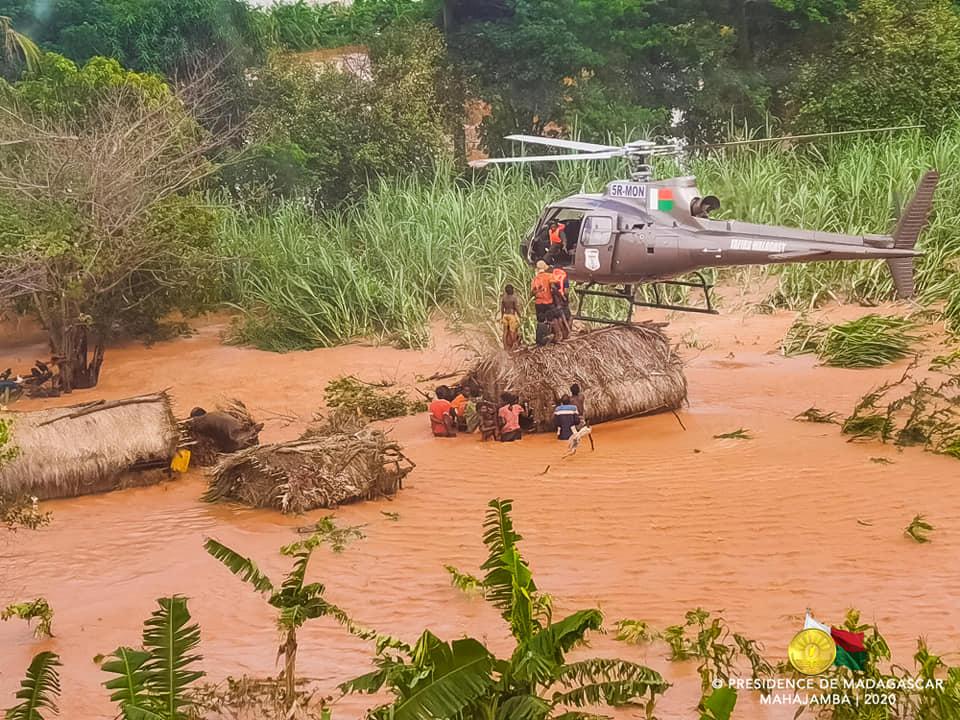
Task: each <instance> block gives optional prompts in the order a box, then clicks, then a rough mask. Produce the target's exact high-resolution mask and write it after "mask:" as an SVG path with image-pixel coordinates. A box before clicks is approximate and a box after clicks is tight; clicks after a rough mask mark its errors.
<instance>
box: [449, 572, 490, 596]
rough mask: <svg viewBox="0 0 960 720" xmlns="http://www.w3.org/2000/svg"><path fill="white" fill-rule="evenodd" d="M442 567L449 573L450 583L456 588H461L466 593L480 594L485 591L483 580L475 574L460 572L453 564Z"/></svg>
mask: <svg viewBox="0 0 960 720" xmlns="http://www.w3.org/2000/svg"><path fill="white" fill-rule="evenodd" d="M443 567H444V569H445V570H446V571H447V572H448V573H450V584H451V585H453V586H454V587H455V588H457V589H458V590H462V591H463V592H465V593H467V594H468V595H473V594H481V593H483V592H484V591H485V588H484V586H483V580H481V579H480V578H478V577H477V576H476V575H471V574H470V573H464V572H460V571H459V570H457V568H455V567H454V566H453V565H444V566H443Z"/></svg>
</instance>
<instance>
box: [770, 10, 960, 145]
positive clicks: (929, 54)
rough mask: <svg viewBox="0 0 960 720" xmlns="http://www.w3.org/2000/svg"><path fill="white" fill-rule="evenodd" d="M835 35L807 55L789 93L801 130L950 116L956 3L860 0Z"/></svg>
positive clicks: (931, 126)
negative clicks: (824, 48) (821, 51)
mask: <svg viewBox="0 0 960 720" xmlns="http://www.w3.org/2000/svg"><path fill="white" fill-rule="evenodd" d="M843 30H844V31H843V32H842V33H839V34H838V37H837V40H836V42H835V43H834V44H833V46H832V47H831V48H829V49H828V51H827V52H825V53H824V54H823V55H822V56H819V57H812V58H810V59H809V60H808V61H807V62H806V63H805V64H804V66H803V69H802V71H801V73H800V75H799V77H798V79H797V81H796V83H794V84H793V85H792V86H791V87H790V88H789V90H788V92H787V111H788V113H789V118H790V120H791V121H792V123H793V124H794V126H795V127H797V128H798V129H800V130H814V131H816V130H834V129H838V130H839V129H848V128H860V127H876V126H884V125H895V124H898V123H902V122H910V121H914V122H919V123H923V124H924V125H925V127H926V128H927V130H929V131H931V132H934V131H936V130H938V129H940V128H942V127H944V126H945V125H947V124H950V123H952V122H955V119H956V114H955V112H956V111H955V108H956V107H957V105H958V104H960V85H958V84H957V82H956V78H957V77H958V76H960V10H958V8H957V7H956V5H955V4H954V3H953V2H952V0H917V1H916V2H912V3H902V2H895V1H894V0H862V2H861V4H860V8H859V10H857V11H856V12H855V13H853V14H851V15H850V16H849V17H848V19H847V21H846V23H845V25H844V28H843Z"/></svg>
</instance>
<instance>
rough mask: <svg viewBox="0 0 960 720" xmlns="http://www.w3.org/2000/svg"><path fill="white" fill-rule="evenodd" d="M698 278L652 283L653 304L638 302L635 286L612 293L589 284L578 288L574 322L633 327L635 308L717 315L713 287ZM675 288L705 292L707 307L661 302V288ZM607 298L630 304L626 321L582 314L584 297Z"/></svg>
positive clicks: (704, 279)
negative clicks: (596, 288) (635, 295)
mask: <svg viewBox="0 0 960 720" xmlns="http://www.w3.org/2000/svg"><path fill="white" fill-rule="evenodd" d="M693 274H694V275H695V276H696V277H697V280H698V282H697V281H690V280H658V281H656V282H651V283H650V286H651V288H652V290H653V302H644V301H640V300H637V299H636V298H635V297H634V291H633V285H624V286H622V287H618V288H616V289H615V290H612V291H606V290H594V289H593V287H594V285H595V283H587V284H586V286H585V287H583V288H577V298H578V302H577V312H576V313H574V314H573V315H572V318H573V319H574V320H580V321H582V322H595V323H605V324H607V325H632V324H633V309H634V308H635V307H649V308H657V309H660V310H677V311H679V312H694V313H704V314H707V315H717V314H718V313H717V311H716V310H714V308H713V302H712V301H711V299H710V290H711V289H712V288H713V285H710V284H709V283H707V279H706V278H705V277H703V275H702V274H701V273H699V272H695V273H693ZM670 285H672V286H674V287H688V288H699V289H700V290H703V299H704V302H705V303H706V307H693V306H691V305H673V304H671V303H665V302H663V301H662V300H661V287H662V286H670ZM587 296H592V297H606V298H612V299H614V300H625V301H626V302H627V303H628V306H627V317H626V319H624V320H611V319H607V318H596V317H590V316H588V315H584V314H583V313H582V312H581V309H582V307H583V299H584V297H587Z"/></svg>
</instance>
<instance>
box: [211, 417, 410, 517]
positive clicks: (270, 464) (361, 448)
mask: <svg viewBox="0 0 960 720" xmlns="http://www.w3.org/2000/svg"><path fill="white" fill-rule="evenodd" d="M328 431H329V432H330V434H324V430H323V429H318V428H314V429H312V430H309V431H308V432H307V433H305V434H304V436H303V437H302V438H301V439H299V440H295V441H293V442H285V443H276V444H274V445H261V446H259V447H252V448H248V449H247V450H241V451H240V452H237V453H233V454H232V455H227V456H226V457H224V459H223V460H222V461H221V462H220V464H219V465H217V466H216V468H214V470H213V474H212V475H211V477H210V486H209V488H208V490H207V492H206V494H205V495H204V500H207V501H211V502H212V501H216V500H221V499H227V500H236V501H238V502H242V503H244V504H245V505H250V506H252V507H269V508H274V509H276V510H280V511H281V512H285V513H301V512H306V511H307V510H313V509H314V508H328V507H334V506H336V505H340V504H342V503H345V502H351V501H354V500H362V499H369V498H372V497H377V496H380V495H392V494H394V493H396V492H397V490H398V489H399V488H400V487H402V482H403V478H404V477H405V476H406V474H407V473H408V472H410V470H412V469H413V463H412V462H410V460H408V459H407V458H406V457H405V456H404V455H403V452H402V451H401V448H400V445H399V444H398V443H396V442H393V441H392V440H389V439H388V438H387V436H386V435H385V434H384V433H383V432H382V431H380V430H373V429H370V428H365V429H362V430H359V431H357V432H353V433H347V432H337V431H336V430H334V429H329V430H328Z"/></svg>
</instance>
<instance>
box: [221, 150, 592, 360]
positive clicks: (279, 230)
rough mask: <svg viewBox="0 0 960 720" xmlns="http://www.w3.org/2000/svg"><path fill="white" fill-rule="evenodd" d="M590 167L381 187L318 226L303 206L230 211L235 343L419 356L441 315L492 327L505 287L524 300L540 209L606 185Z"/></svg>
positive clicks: (227, 232)
mask: <svg viewBox="0 0 960 720" xmlns="http://www.w3.org/2000/svg"><path fill="white" fill-rule="evenodd" d="M590 173H591V169H590V168H576V169H570V170H568V171H565V172H563V173H561V174H560V175H558V176H553V177H551V178H549V179H548V180H545V181H536V180H534V179H533V178H532V177H531V175H530V174H529V172H526V171H523V170H510V171H506V172H495V173H493V174H491V175H490V176H489V177H488V178H487V180H486V181H483V182H477V183H468V182H466V181H463V180H458V179H457V178H455V177H454V176H453V174H452V173H450V172H439V173H437V174H436V175H435V176H434V177H433V178H432V179H422V178H416V177H412V178H409V179H398V180H393V181H389V182H388V181H386V180H381V181H379V182H378V183H376V184H375V185H374V186H373V187H372V188H371V191H370V193H369V194H368V196H367V197H366V199H365V200H364V202H363V203H362V204H360V205H358V206H356V207H354V208H352V209H350V210H347V211H344V212H342V213H339V214H331V215H328V216H325V217H322V218H315V217H313V216H311V215H310V214H309V213H308V212H307V211H305V210H303V209H302V208H300V207H298V206H296V205H286V206H284V207H282V208H280V209H279V210H278V211H276V212H275V213H272V214H270V215H250V214H244V213H242V212H239V211H234V212H232V213H231V214H230V215H229V217H228V220H227V222H226V224H225V227H224V231H223V233H222V248H221V253H222V254H223V255H224V257H227V258H231V260H228V261H227V262H226V266H225V273H226V276H227V285H228V287H229V288H230V292H231V295H232V300H233V302H234V303H235V304H236V305H237V306H239V307H240V308H242V309H243V310H244V311H245V312H246V316H245V320H244V322H243V323H242V325H241V326H240V327H239V328H238V332H237V338H236V339H237V340H239V341H241V342H248V343H252V344H255V345H258V346H260V347H265V348H269V349H275V350H291V349H298V348H308V347H316V346H325V345H333V344H336V343H339V342H343V341H344V340H347V339H350V338H354V337H359V336H375V337H378V338H380V339H381V340H387V341H391V342H394V343H395V344H398V345H401V346H410V347H415V346H421V345H423V344H424V343H425V342H426V341H427V338H428V335H427V332H428V321H429V318H430V315H431V313H432V312H433V311H435V310H437V309H438V308H444V309H445V310H448V311H452V312H453V313H454V315H455V316H456V317H458V318H460V319H463V320H468V321H476V320H480V319H483V318H493V317H494V314H495V308H496V298H497V297H498V296H499V294H500V293H502V292H503V288H504V286H505V285H506V284H507V283H513V284H514V285H515V286H516V287H517V292H518V293H520V294H521V297H526V295H527V293H526V288H527V286H528V285H529V282H530V279H529V268H527V267H526V266H525V264H524V263H523V261H522V259H521V257H520V252H519V245H520V240H521V238H522V237H523V235H524V234H525V233H526V232H527V231H528V230H529V229H530V227H531V226H532V225H533V223H534V222H535V221H536V219H537V217H538V216H539V214H540V212H541V211H542V209H543V206H544V205H546V204H547V203H549V202H552V201H553V200H556V199H557V198H559V197H562V196H563V195H566V194H570V193H571V192H576V191H578V190H579V189H580V187H581V184H583V183H586V184H587V185H588V186H589V187H591V188H596V187H598V186H599V185H600V184H601V180H600V178H599V177H598V176H595V175H591V174H590Z"/></svg>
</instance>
